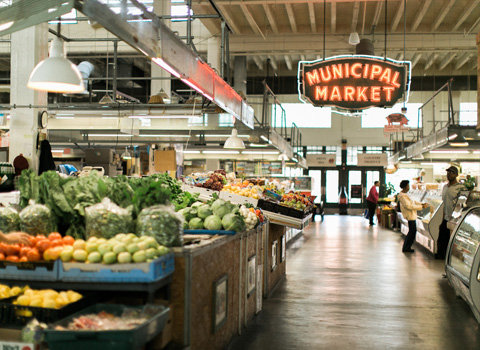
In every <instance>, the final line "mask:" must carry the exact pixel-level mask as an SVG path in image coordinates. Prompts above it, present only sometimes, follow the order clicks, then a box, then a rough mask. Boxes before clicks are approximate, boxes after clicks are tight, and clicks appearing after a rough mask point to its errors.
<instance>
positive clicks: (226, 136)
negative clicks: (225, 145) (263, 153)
mask: <svg viewBox="0 0 480 350" xmlns="http://www.w3.org/2000/svg"><path fill="white" fill-rule="evenodd" d="M195 136H196V137H200V136H202V135H201V134H196V135H195ZM203 136H204V137H225V138H228V137H230V136H231V135H214V134H205V135H203ZM237 137H243V138H249V137H250V136H249V135H237ZM265 147H266V146H265Z"/></svg>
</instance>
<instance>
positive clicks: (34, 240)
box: [28, 236, 37, 247]
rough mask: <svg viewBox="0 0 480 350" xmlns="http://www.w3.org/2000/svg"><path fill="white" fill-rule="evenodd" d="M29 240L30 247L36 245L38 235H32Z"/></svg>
mask: <svg viewBox="0 0 480 350" xmlns="http://www.w3.org/2000/svg"><path fill="white" fill-rule="evenodd" d="M28 240H29V241H30V247H35V245H36V244H37V237H34V236H30V237H29V238H28Z"/></svg>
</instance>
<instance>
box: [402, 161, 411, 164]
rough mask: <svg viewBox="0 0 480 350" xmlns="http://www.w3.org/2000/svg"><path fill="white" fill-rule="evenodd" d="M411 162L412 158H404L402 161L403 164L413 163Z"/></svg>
mask: <svg viewBox="0 0 480 350" xmlns="http://www.w3.org/2000/svg"><path fill="white" fill-rule="evenodd" d="M411 163H412V161H411V160H404V161H402V164H411Z"/></svg>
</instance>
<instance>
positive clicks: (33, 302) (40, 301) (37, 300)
mask: <svg viewBox="0 0 480 350" xmlns="http://www.w3.org/2000/svg"><path fill="white" fill-rule="evenodd" d="M42 304H43V299H42V298H40V297H36V298H32V299H31V300H30V306H34V307H42Z"/></svg>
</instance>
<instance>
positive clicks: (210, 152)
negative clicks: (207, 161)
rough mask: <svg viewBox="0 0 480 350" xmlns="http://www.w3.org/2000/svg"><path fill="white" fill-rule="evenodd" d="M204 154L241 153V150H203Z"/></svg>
mask: <svg viewBox="0 0 480 350" xmlns="http://www.w3.org/2000/svg"><path fill="white" fill-rule="evenodd" d="M202 153H204V154H240V152H239V151H202Z"/></svg>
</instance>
